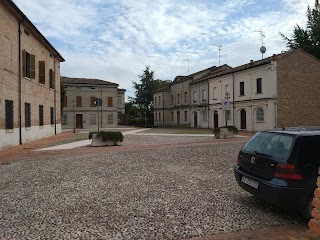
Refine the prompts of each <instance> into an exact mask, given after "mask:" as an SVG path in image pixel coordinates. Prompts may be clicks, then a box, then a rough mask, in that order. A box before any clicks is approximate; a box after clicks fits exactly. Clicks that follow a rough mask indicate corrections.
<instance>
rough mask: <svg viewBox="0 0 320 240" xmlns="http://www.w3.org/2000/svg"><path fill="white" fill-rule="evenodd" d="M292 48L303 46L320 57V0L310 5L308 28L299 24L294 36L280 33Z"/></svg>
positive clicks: (295, 28)
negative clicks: (290, 36)
mask: <svg viewBox="0 0 320 240" xmlns="http://www.w3.org/2000/svg"><path fill="white" fill-rule="evenodd" d="M280 35H281V36H282V38H283V40H284V41H285V43H286V44H287V47H288V48H289V49H290V50H294V49H297V48H302V49H303V50H305V51H306V52H308V53H310V54H312V55H313V56H315V57H316V58H318V59H320V5H319V0H315V5H314V8H313V9H311V8H310V6H308V10H307V26H306V29H304V28H302V27H300V26H299V25H298V24H297V25H296V26H295V27H294V30H293V34H292V38H291V39H289V38H288V37H286V36H284V35H283V34H282V33H280Z"/></svg>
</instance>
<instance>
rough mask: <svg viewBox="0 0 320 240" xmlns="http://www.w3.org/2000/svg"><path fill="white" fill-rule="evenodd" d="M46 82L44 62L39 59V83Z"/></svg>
mask: <svg viewBox="0 0 320 240" xmlns="http://www.w3.org/2000/svg"><path fill="white" fill-rule="evenodd" d="M45 82H46V62H45V61H39V83H41V84H45Z"/></svg>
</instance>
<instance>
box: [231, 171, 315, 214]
mask: <svg viewBox="0 0 320 240" xmlns="http://www.w3.org/2000/svg"><path fill="white" fill-rule="evenodd" d="M234 174H235V177H236V180H237V182H238V184H239V186H240V187H241V188H243V189H244V190H246V191H247V192H249V193H251V194H253V195H254V196H256V197H258V198H260V199H263V200H265V201H267V202H270V203H272V204H274V205H277V206H279V207H281V208H284V209H296V210H302V209H303V208H304V206H305V204H306V201H307V199H308V196H309V194H308V193H307V192H306V190H305V189H304V188H288V187H286V186H285V185H284V184H283V185H282V184H279V185H275V184H273V182H275V181H263V180H261V179H258V178H256V177H254V176H252V175H250V174H247V173H246V172H244V171H241V169H240V166H239V165H237V166H236V167H235V168H234ZM243 176H245V177H247V178H250V179H253V180H255V181H258V182H259V186H258V188H257V189H255V188H253V187H251V186H249V185H247V184H245V183H243V182H242V181H241V179H242V177H243Z"/></svg>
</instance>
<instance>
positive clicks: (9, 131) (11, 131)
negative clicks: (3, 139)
mask: <svg viewBox="0 0 320 240" xmlns="http://www.w3.org/2000/svg"><path fill="white" fill-rule="evenodd" d="M13 132H14V129H6V133H13Z"/></svg>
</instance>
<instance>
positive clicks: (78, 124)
mask: <svg viewBox="0 0 320 240" xmlns="http://www.w3.org/2000/svg"><path fill="white" fill-rule="evenodd" d="M76 128H83V125H82V114H76Z"/></svg>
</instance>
